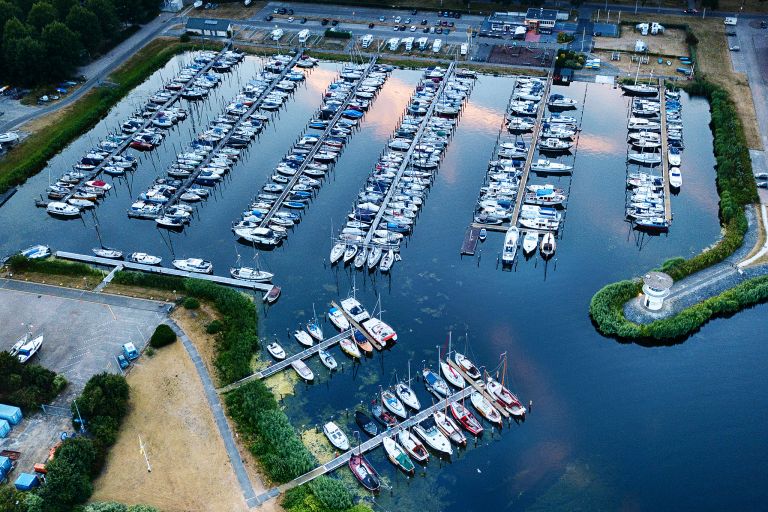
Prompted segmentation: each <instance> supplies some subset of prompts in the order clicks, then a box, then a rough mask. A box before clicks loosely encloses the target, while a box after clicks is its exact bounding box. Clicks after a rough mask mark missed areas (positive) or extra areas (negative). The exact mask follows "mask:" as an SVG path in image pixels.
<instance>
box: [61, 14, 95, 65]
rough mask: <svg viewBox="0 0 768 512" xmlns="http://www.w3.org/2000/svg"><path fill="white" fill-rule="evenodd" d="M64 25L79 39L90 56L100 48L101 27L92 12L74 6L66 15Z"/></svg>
mask: <svg viewBox="0 0 768 512" xmlns="http://www.w3.org/2000/svg"><path fill="white" fill-rule="evenodd" d="M66 24H67V26H68V27H69V28H70V29H71V30H72V31H73V32H75V33H76V34H77V35H78V36H79V37H80V41H81V42H82V44H83V46H84V47H85V49H86V50H88V52H89V53H90V54H91V55H93V54H94V53H96V52H97V51H98V50H99V48H101V43H102V41H101V38H102V34H101V25H99V18H97V17H96V15H95V14H94V13H93V11H89V10H88V9H86V8H85V7H82V6H80V5H75V6H74V7H72V9H70V11H69V14H67V19H66Z"/></svg>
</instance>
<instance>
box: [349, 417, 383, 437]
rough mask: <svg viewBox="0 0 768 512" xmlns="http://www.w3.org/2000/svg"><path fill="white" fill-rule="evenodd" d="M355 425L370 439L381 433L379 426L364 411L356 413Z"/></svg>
mask: <svg viewBox="0 0 768 512" xmlns="http://www.w3.org/2000/svg"><path fill="white" fill-rule="evenodd" d="M355 423H357V426H358V427H360V428H361V429H362V430H363V432H365V433H366V434H368V435H369V436H370V437H375V436H376V435H378V433H379V426H378V425H377V424H376V423H375V422H374V421H373V420H372V419H371V418H370V417H369V416H368V415H367V414H365V413H364V412H363V411H355Z"/></svg>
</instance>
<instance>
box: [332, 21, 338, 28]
mask: <svg viewBox="0 0 768 512" xmlns="http://www.w3.org/2000/svg"><path fill="white" fill-rule="evenodd" d="M338 24H339V20H333V21H331V26H332V27H335V26H336V25H338Z"/></svg>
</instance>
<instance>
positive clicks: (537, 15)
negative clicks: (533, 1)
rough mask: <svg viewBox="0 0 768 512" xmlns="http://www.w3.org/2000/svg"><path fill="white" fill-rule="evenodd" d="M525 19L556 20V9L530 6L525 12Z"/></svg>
mask: <svg viewBox="0 0 768 512" xmlns="http://www.w3.org/2000/svg"><path fill="white" fill-rule="evenodd" d="M525 19H527V20H539V21H555V20H557V11H556V10H555V9H542V8H538V9H537V8H535V7H531V8H530V9H528V12H527V13H526V14H525Z"/></svg>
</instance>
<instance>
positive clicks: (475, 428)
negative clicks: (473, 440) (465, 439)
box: [448, 402, 483, 436]
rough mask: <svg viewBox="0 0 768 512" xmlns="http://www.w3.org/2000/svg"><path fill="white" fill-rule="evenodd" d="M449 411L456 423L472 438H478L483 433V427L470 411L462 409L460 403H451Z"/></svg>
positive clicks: (462, 406)
mask: <svg viewBox="0 0 768 512" xmlns="http://www.w3.org/2000/svg"><path fill="white" fill-rule="evenodd" d="M448 408H449V409H450V410H451V415H452V416H453V417H454V418H455V419H456V421H458V422H459V423H460V424H461V426H462V427H464V430H466V431H467V432H469V433H470V434H472V435H473V436H479V435H480V434H482V433H483V425H482V424H481V423H480V422H479V421H478V420H477V418H475V415H474V414H472V411H470V410H469V409H467V408H466V407H464V405H463V404H461V403H460V402H451V404H450V405H449V406H448Z"/></svg>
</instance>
